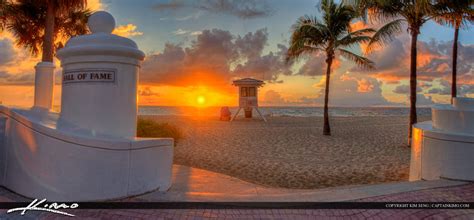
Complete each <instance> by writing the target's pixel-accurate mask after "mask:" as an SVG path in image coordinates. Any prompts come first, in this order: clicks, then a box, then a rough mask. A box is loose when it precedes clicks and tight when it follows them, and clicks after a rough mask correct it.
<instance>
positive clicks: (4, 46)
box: [0, 39, 16, 65]
mask: <svg viewBox="0 0 474 220" xmlns="http://www.w3.org/2000/svg"><path fill="white" fill-rule="evenodd" d="M15 57H16V51H15V50H14V48H13V44H12V41H11V40H10V39H3V40H0V65H6V64H8V63H10V62H12V61H13V60H14V59H15Z"/></svg>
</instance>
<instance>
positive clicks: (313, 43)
mask: <svg viewBox="0 0 474 220" xmlns="http://www.w3.org/2000/svg"><path fill="white" fill-rule="evenodd" d="M320 9H321V11H322V18H321V21H320V20H319V19H318V18H316V17H310V16H304V17H301V18H300V19H299V20H298V21H297V22H296V24H295V25H294V26H293V34H292V36H291V42H290V47H289V49H288V54H287V61H289V60H293V59H297V58H299V57H301V56H302V55H304V54H310V53H315V52H325V53H326V64H327V69H326V79H325V80H326V88H325V95H324V128H323V135H331V128H330V126H329V113H328V102H329V82H330V77H331V65H332V63H333V60H334V59H335V58H336V55H337V54H338V55H341V56H342V57H344V58H346V59H349V60H352V61H354V62H355V63H356V64H357V65H359V66H361V67H365V68H373V67H374V65H373V62H372V61H370V60H369V59H367V58H366V57H363V56H360V55H357V54H355V53H353V52H351V51H350V50H348V49H349V48H350V47H351V46H355V45H357V44H359V43H368V42H370V41H371V39H372V38H371V37H370V36H367V34H370V33H373V32H375V30H374V29H371V28H366V29H361V30H356V31H353V30H351V27H350V24H351V21H353V20H354V19H356V18H357V17H359V14H358V13H357V12H356V10H354V8H353V7H352V6H349V5H346V4H344V3H340V4H336V3H334V1H333V0H322V2H321V7H320ZM336 53H337V54H336Z"/></svg>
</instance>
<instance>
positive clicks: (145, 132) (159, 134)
mask: <svg viewBox="0 0 474 220" xmlns="http://www.w3.org/2000/svg"><path fill="white" fill-rule="evenodd" d="M137 137H144V138H174V142H175V144H176V143H177V142H178V141H179V140H180V139H181V138H182V137H183V135H182V132H181V130H180V129H179V128H178V127H176V126H174V125H171V124H168V123H158V122H156V121H153V120H150V119H138V123H137Z"/></svg>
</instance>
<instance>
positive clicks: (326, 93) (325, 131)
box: [323, 55, 333, 136]
mask: <svg viewBox="0 0 474 220" xmlns="http://www.w3.org/2000/svg"><path fill="white" fill-rule="evenodd" d="M332 60H333V57H332V55H328V58H327V59H326V63H327V70H326V90H325V91H324V127H323V135H328V136H330V135H331V127H330V126H329V110H328V103H329V81H330V78H331V65H332Z"/></svg>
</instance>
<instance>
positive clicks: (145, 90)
mask: <svg viewBox="0 0 474 220" xmlns="http://www.w3.org/2000/svg"><path fill="white" fill-rule="evenodd" d="M138 95H139V96H159V95H160V94H159V93H157V92H155V91H153V90H152V89H151V88H150V87H148V86H147V87H145V88H143V89H139V90H138Z"/></svg>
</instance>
